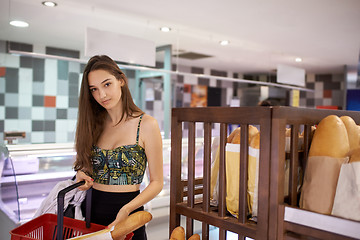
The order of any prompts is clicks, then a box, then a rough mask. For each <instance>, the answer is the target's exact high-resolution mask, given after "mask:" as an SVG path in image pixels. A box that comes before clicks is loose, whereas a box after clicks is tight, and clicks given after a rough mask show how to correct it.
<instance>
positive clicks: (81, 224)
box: [10, 213, 105, 240]
mask: <svg viewBox="0 0 360 240" xmlns="http://www.w3.org/2000/svg"><path fill="white" fill-rule="evenodd" d="M102 229H105V226H102V225H99V224H94V223H92V224H91V225H90V228H87V227H86V223H85V221H81V220H77V219H73V218H68V217H64V224H63V236H64V239H68V238H73V237H77V236H81V235H84V234H88V233H92V232H96V231H100V230H102ZM57 230H58V229H57V215H56V214H51V213H47V214H44V215H41V216H40V217H37V218H35V219H33V220H31V221H29V222H27V223H25V224H23V225H21V226H19V227H17V228H15V229H13V230H12V231H10V235H11V240H23V239H41V240H55V239H56V235H57Z"/></svg>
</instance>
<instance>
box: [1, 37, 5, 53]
mask: <svg viewBox="0 0 360 240" xmlns="http://www.w3.org/2000/svg"><path fill="white" fill-rule="evenodd" d="M0 53H6V41H3V40H0Z"/></svg>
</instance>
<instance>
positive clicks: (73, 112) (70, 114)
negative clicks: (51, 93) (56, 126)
mask: <svg viewBox="0 0 360 240" xmlns="http://www.w3.org/2000/svg"><path fill="white" fill-rule="evenodd" d="M77 115H78V108H68V110H67V119H77Z"/></svg>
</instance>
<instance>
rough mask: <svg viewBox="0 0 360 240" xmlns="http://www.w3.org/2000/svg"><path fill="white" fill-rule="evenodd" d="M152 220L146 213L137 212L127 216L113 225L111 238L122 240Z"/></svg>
mask: <svg viewBox="0 0 360 240" xmlns="http://www.w3.org/2000/svg"><path fill="white" fill-rule="evenodd" d="M151 219H152V215H151V213H149V212H146V211H139V212H135V213H133V214H131V215H129V216H128V217H127V218H126V219H124V220H123V221H121V222H119V223H118V224H116V225H115V227H114V230H113V231H112V232H111V236H112V238H113V239H114V240H120V239H123V237H124V236H126V235H127V234H129V233H132V232H133V231H135V230H136V229H138V228H140V227H141V226H143V225H145V223H148V222H149V221H150V220H151Z"/></svg>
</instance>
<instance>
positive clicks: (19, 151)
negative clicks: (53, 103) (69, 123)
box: [0, 139, 203, 239]
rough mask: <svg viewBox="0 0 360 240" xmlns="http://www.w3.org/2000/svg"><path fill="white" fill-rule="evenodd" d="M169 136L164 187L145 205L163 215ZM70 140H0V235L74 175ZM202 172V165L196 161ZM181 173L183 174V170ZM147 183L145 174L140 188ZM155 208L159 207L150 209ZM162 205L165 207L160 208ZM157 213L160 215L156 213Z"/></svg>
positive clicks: (5, 236)
mask: <svg viewBox="0 0 360 240" xmlns="http://www.w3.org/2000/svg"><path fill="white" fill-rule="evenodd" d="M195 145H196V159H198V158H199V159H200V158H201V155H202V154H203V150H202V149H203V139H196V144H195ZM187 151H188V141H186V139H184V141H183V143H182V155H183V156H184V157H183V163H184V164H186V163H187V156H188V154H187ZM170 155H171V143H170V139H163V162H164V168H163V173H164V187H163V190H162V191H161V193H160V194H159V195H158V196H157V197H156V198H155V199H153V200H152V201H150V202H149V203H148V204H146V205H145V209H146V210H148V211H150V212H151V211H153V212H154V218H156V217H157V213H159V214H161V216H164V215H165V214H166V215H168V210H166V209H167V208H168V207H169V205H170ZM75 156H76V151H75V149H74V144H73V143H61V144H59V143H54V144H27V145H25V144H24V145H4V144H0V176H1V179H0V186H1V190H0V210H1V211H0V222H1V224H0V225H1V226H0V239H10V235H9V234H8V233H9V231H10V230H11V229H13V228H15V227H17V226H19V225H20V224H22V223H25V222H27V221H29V220H31V219H32V217H33V216H34V214H35V212H36V210H37V208H38V207H39V206H40V204H41V202H42V201H43V200H44V199H45V198H46V197H47V196H48V194H49V192H50V191H51V190H52V189H53V187H54V186H55V185H56V184H57V183H58V182H60V181H63V180H67V179H71V178H73V177H74V176H75V172H74V170H73V168H72V166H73V163H74V160H75ZM196 168H197V173H198V174H199V175H202V172H201V171H202V165H199V164H197V165H196ZM183 174H184V175H185V176H186V175H187V171H184V172H183ZM148 183H149V178H148V173H146V174H145V177H144V181H143V183H142V185H141V187H140V188H141V190H142V189H144V188H145V187H146V185H147V184H148ZM156 209H158V210H159V211H154V210H156ZM163 209H165V210H163ZM159 217H160V216H159Z"/></svg>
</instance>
